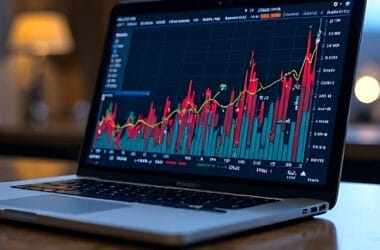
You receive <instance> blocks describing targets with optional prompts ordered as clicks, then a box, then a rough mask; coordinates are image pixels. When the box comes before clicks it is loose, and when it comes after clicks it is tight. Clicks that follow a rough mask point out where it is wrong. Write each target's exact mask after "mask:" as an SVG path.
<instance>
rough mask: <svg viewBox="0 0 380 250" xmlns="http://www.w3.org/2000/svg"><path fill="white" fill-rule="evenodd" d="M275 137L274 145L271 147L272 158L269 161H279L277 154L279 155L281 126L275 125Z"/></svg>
mask: <svg viewBox="0 0 380 250" xmlns="http://www.w3.org/2000/svg"><path fill="white" fill-rule="evenodd" d="M275 133H276V134H275V136H274V145H273V154H272V157H271V159H272V160H280V159H279V157H278V155H279V154H278V153H279V150H280V141H281V140H280V139H281V124H277V125H276V132H275Z"/></svg>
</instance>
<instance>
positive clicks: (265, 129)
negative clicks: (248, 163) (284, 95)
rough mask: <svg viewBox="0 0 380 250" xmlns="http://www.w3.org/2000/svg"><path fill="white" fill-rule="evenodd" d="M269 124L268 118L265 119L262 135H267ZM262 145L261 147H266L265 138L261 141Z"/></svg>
mask: <svg viewBox="0 0 380 250" xmlns="http://www.w3.org/2000/svg"><path fill="white" fill-rule="evenodd" d="M267 124H268V119H267V118H264V121H263V125H262V127H263V129H262V130H261V135H266V133H267ZM260 145H261V147H262V148H263V147H265V136H261V141H260Z"/></svg>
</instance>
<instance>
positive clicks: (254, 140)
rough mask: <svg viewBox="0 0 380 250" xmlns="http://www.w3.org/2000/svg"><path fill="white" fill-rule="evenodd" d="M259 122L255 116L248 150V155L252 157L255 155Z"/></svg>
mask: <svg viewBox="0 0 380 250" xmlns="http://www.w3.org/2000/svg"><path fill="white" fill-rule="evenodd" d="M258 124H259V121H258V119H257V118H255V119H254V121H253V130H252V138H251V148H250V151H249V157H248V158H251V159H253V158H254V156H255V149H256V137H257V134H258V133H257V126H258Z"/></svg>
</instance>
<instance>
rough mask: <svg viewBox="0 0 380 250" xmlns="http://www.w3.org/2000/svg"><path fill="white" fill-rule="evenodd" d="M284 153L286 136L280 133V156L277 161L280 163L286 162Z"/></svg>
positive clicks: (278, 155)
mask: <svg viewBox="0 0 380 250" xmlns="http://www.w3.org/2000/svg"><path fill="white" fill-rule="evenodd" d="M280 131H281V128H280ZM283 151H284V134H283V133H282V131H281V132H280V143H279V146H278V154H277V159H278V160H279V161H284V158H283V154H282V152H283Z"/></svg>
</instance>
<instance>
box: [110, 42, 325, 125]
mask: <svg viewBox="0 0 380 250" xmlns="http://www.w3.org/2000/svg"><path fill="white" fill-rule="evenodd" d="M317 51H318V46H316V47H315V49H314V51H313V54H312V56H311V58H308V57H307V56H305V59H304V60H303V63H302V65H301V68H300V69H299V71H297V70H295V69H293V70H291V71H289V72H287V73H285V74H284V76H285V77H287V76H292V77H294V79H295V80H296V81H297V82H298V81H299V80H300V78H301V74H302V72H303V70H304V68H305V64H306V61H307V62H308V63H310V64H311V63H312V62H313V60H314V58H315V56H316V54H317ZM255 80H259V79H255ZM281 80H282V79H281V78H280V79H277V80H275V81H274V82H272V83H269V84H268V85H263V84H262V83H261V82H259V85H260V88H259V89H258V90H256V91H255V92H250V91H248V90H244V91H240V93H239V95H238V96H237V97H236V98H235V99H234V100H233V101H232V102H231V103H229V104H227V105H223V104H220V103H219V102H218V101H217V100H216V97H217V96H218V95H219V94H220V91H219V92H217V93H216V94H215V95H214V96H213V97H212V98H210V99H209V100H207V101H205V102H204V103H203V104H202V105H201V106H200V107H199V109H198V110H197V109H188V110H180V109H178V108H177V109H175V110H173V111H172V112H171V113H170V114H169V115H168V116H167V117H165V118H163V120H162V121H160V122H158V123H155V124H149V123H147V122H146V121H144V120H142V119H138V120H137V121H136V123H135V124H131V123H129V124H125V125H123V126H120V125H119V124H115V123H114V124H112V125H113V127H114V128H116V129H124V128H126V127H136V126H137V125H138V124H140V123H141V124H143V125H146V126H147V127H150V128H155V127H158V126H160V125H162V124H163V123H164V122H165V121H167V120H169V119H170V118H171V117H172V116H174V115H175V114H177V113H181V112H184V113H186V112H193V113H194V114H199V113H200V112H201V111H202V109H203V108H204V106H206V105H207V104H209V103H211V102H215V103H217V105H218V106H219V107H220V108H223V109H226V108H228V107H230V106H233V105H235V104H236V103H237V102H238V101H239V100H240V98H241V96H242V95H244V94H248V95H256V94H257V93H259V92H261V91H263V90H265V89H268V88H271V87H273V86H274V85H276V84H277V83H279V82H281Z"/></svg>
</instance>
